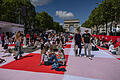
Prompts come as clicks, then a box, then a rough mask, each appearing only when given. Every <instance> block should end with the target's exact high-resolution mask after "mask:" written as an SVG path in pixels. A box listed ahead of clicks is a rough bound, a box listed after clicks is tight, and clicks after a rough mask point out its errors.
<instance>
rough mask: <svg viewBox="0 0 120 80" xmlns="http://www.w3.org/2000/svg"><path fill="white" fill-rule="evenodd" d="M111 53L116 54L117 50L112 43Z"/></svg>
mask: <svg viewBox="0 0 120 80" xmlns="http://www.w3.org/2000/svg"><path fill="white" fill-rule="evenodd" d="M109 51H110V52H111V53H112V54H116V48H114V43H112V44H111V45H110V47H109Z"/></svg>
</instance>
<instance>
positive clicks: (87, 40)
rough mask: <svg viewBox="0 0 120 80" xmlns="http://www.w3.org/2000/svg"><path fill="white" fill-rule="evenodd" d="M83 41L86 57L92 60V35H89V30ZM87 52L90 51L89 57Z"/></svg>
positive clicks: (86, 31) (83, 36)
mask: <svg viewBox="0 0 120 80" xmlns="http://www.w3.org/2000/svg"><path fill="white" fill-rule="evenodd" d="M82 39H83V45H84V50H85V56H86V57H89V59H92V57H91V49H92V46H91V34H90V33H88V30H85V33H84V34H83V35H82ZM87 50H88V55H87Z"/></svg>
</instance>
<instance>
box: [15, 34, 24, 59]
mask: <svg viewBox="0 0 120 80" xmlns="http://www.w3.org/2000/svg"><path fill="white" fill-rule="evenodd" d="M15 41H16V49H17V53H16V54H15V57H14V59H16V60H18V56H20V57H22V53H23V52H22V48H21V33H20V32H17V33H16V35H15Z"/></svg>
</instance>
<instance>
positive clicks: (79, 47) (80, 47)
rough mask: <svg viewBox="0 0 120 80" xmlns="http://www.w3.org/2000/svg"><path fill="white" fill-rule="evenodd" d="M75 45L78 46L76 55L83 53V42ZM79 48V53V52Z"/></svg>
mask: <svg viewBox="0 0 120 80" xmlns="http://www.w3.org/2000/svg"><path fill="white" fill-rule="evenodd" d="M75 46H77V49H76V53H75V55H76V56H77V55H81V49H82V46H81V43H80V44H76V45H75ZM78 50H79V53H78Z"/></svg>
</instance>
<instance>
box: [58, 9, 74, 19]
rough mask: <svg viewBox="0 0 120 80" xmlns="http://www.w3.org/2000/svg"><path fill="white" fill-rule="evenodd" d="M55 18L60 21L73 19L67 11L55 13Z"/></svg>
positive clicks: (71, 14) (72, 15)
mask: <svg viewBox="0 0 120 80" xmlns="http://www.w3.org/2000/svg"><path fill="white" fill-rule="evenodd" d="M56 16H58V17H59V18H62V19H71V18H73V17H74V14H73V13H72V12H67V11H56Z"/></svg>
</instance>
